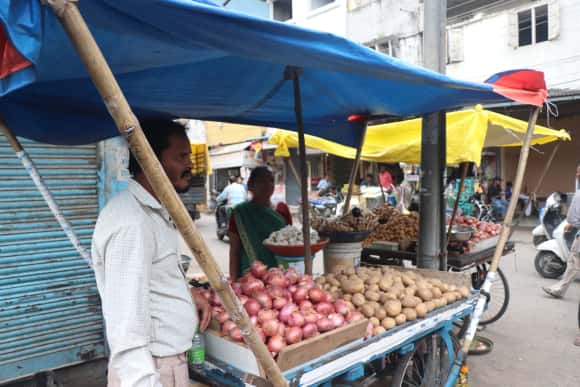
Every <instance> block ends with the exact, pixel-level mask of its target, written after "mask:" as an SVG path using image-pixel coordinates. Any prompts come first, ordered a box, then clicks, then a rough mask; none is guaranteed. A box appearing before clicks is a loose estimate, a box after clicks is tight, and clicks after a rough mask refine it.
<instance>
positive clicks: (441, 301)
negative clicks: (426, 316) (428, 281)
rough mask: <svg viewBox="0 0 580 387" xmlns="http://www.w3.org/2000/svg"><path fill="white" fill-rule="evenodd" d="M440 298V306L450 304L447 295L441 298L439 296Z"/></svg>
mask: <svg viewBox="0 0 580 387" xmlns="http://www.w3.org/2000/svg"><path fill="white" fill-rule="evenodd" d="M438 300H439V307H440V308H441V307H443V306H445V305H447V304H448V302H447V298H446V297H443V296H441V298H438Z"/></svg>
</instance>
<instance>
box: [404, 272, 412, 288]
mask: <svg viewBox="0 0 580 387" xmlns="http://www.w3.org/2000/svg"><path fill="white" fill-rule="evenodd" d="M401 279H402V280H403V284H404V285H405V286H412V285H415V281H414V280H413V277H411V276H409V274H408V273H406V274H403V275H402V276H401Z"/></svg>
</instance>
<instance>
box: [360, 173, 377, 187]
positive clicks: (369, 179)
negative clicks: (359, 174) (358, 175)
mask: <svg viewBox="0 0 580 387" xmlns="http://www.w3.org/2000/svg"><path fill="white" fill-rule="evenodd" d="M376 185H377V183H376V182H375V176H374V175H373V174H372V173H368V174H367V175H366V176H365V178H364V180H363V181H361V183H360V186H361V187H375V186H376Z"/></svg>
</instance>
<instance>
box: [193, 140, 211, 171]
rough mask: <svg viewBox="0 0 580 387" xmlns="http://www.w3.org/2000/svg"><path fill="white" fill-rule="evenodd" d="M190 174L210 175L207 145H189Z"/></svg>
mask: <svg viewBox="0 0 580 387" xmlns="http://www.w3.org/2000/svg"><path fill="white" fill-rule="evenodd" d="M191 164H192V167H191V173H193V174H194V175H196V174H202V173H203V174H206V175H211V173H212V170H211V165H210V163H209V151H208V149H207V144H191Z"/></svg>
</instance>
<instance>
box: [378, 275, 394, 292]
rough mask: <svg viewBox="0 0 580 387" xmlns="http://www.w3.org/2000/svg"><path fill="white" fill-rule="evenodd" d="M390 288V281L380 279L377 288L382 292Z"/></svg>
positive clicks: (391, 284)
mask: <svg viewBox="0 0 580 387" xmlns="http://www.w3.org/2000/svg"><path fill="white" fill-rule="evenodd" d="M391 286H393V281H392V280H391V279H387V278H385V277H383V278H381V280H380V281H379V288H380V289H381V290H382V291H385V292H386V291H388V290H389V289H391Z"/></svg>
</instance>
